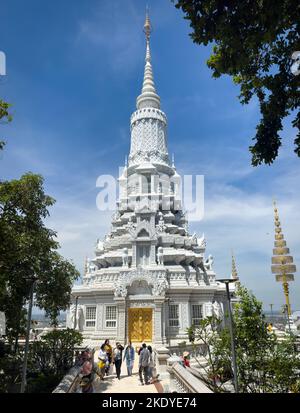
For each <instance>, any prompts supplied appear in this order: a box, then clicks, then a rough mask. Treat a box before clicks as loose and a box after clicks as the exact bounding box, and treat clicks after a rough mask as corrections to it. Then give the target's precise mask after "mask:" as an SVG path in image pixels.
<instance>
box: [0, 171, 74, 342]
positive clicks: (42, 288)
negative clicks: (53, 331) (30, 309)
mask: <svg viewBox="0 0 300 413" xmlns="http://www.w3.org/2000/svg"><path fill="white" fill-rule="evenodd" d="M54 202H55V201H54V199H53V198H51V197H49V196H48V195H46V194H45V192H44V188H43V178H42V177H41V176H40V175H34V174H31V173H28V174H25V175H23V176H22V177H21V179H19V180H12V181H4V182H0V238H1V240H3V242H1V244H0V285H1V289H0V310H1V311H4V312H5V315H6V320H7V334H8V338H9V339H10V341H11V342H12V341H13V340H14V341H15V347H16V345H17V341H18V336H19V334H22V333H23V332H24V322H25V315H26V312H25V310H24V305H25V303H26V301H27V300H28V298H29V294H30V285H31V284H30V281H28V277H33V276H35V277H37V282H36V288H35V300H36V303H37V305H38V306H39V307H40V308H42V309H44V310H45V311H46V313H47V315H49V316H50V318H51V320H52V323H55V321H56V318H57V315H58V313H59V311H60V310H65V309H66V308H67V307H68V304H69V301H70V292H71V288H72V284H73V282H74V280H75V279H76V278H77V277H78V276H79V273H78V271H77V270H76V269H75V267H74V266H73V264H72V263H70V262H68V261H66V260H64V259H63V258H62V257H61V256H60V255H59V254H58V252H57V249H58V247H59V244H58V242H57V241H56V239H55V237H56V233H55V232H54V231H53V230H51V229H49V228H47V227H46V226H45V224H44V220H45V218H47V217H48V216H49V211H48V208H49V207H50V206H52V205H53V204H54Z"/></svg>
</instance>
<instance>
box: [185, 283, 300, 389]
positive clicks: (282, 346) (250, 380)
mask: <svg viewBox="0 0 300 413" xmlns="http://www.w3.org/2000/svg"><path fill="white" fill-rule="evenodd" d="M237 295H238V297H239V302H238V303H236V304H235V305H234V311H233V319H234V331H235V348H236V357H237V368H238V383H239V391H240V392H242V393H287V392H290V391H294V392H299V388H300V356H299V354H297V353H296V352H295V338H294V337H293V336H287V337H286V338H285V340H282V341H280V340H278V338H277V336H276V335H275V333H274V332H271V333H270V332H269V331H268V329H267V323H266V321H265V317H264V314H263V311H262V303H261V302H259V301H258V300H257V299H256V298H255V296H254V295H253V294H252V293H250V292H249V291H248V290H247V289H246V288H244V287H240V288H239V289H238V291H237ZM216 325H217V324H216V322H215V320H214V319H212V318H211V317H209V318H207V319H204V320H202V321H201V324H200V326H199V327H192V328H191V329H189V331H190V338H192V339H193V341H194V343H199V342H205V343H206V345H207V347H208V349H209V351H208V356H206V359H207V362H208V366H207V368H206V371H205V374H204V375H203V380H204V381H205V382H206V384H207V385H208V386H209V387H210V388H212V389H213V390H214V391H215V392H220V391H227V388H226V386H225V383H226V382H227V381H228V380H229V379H232V378H233V371H232V363H231V341H230V334H229V330H228V329H227V328H224V329H222V330H221V331H220V330H219V329H218V328H216ZM191 330H192V331H193V334H191Z"/></svg>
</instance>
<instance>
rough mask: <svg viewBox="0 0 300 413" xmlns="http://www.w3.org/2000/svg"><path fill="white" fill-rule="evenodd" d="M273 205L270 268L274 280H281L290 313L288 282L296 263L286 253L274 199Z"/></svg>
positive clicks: (292, 279) (290, 279) (287, 250)
mask: <svg viewBox="0 0 300 413" xmlns="http://www.w3.org/2000/svg"><path fill="white" fill-rule="evenodd" d="M273 206H274V220H275V221H274V223H275V241H274V248H273V256H272V266H271V270H272V273H273V274H276V281H278V282H282V286H283V292H284V296H285V302H286V308H287V312H288V315H289V316H290V315H291V306H290V298H289V284H288V283H289V282H290V281H294V273H295V272H296V265H295V264H293V257H292V256H291V255H288V254H289V253H290V250H289V248H287V246H286V241H285V239H284V235H283V233H282V229H281V224H280V220H279V213H278V208H277V205H276V201H275V200H273Z"/></svg>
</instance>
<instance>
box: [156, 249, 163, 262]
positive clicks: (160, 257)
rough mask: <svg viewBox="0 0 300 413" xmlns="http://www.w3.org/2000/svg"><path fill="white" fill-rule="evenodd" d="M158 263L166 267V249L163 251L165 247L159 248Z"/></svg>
mask: <svg viewBox="0 0 300 413" xmlns="http://www.w3.org/2000/svg"><path fill="white" fill-rule="evenodd" d="M157 263H158V265H164V249H163V247H158V250H157Z"/></svg>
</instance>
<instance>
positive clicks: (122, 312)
mask: <svg viewBox="0 0 300 413" xmlns="http://www.w3.org/2000/svg"><path fill="white" fill-rule="evenodd" d="M115 302H116V306H117V317H118V319H117V323H118V324H117V337H116V341H119V342H120V343H121V344H125V343H126V318H127V317H126V300H125V298H115Z"/></svg>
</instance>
